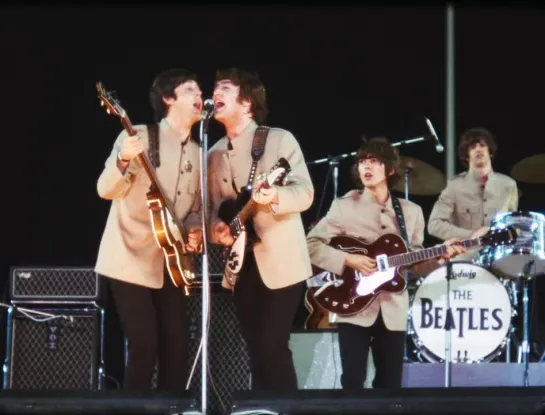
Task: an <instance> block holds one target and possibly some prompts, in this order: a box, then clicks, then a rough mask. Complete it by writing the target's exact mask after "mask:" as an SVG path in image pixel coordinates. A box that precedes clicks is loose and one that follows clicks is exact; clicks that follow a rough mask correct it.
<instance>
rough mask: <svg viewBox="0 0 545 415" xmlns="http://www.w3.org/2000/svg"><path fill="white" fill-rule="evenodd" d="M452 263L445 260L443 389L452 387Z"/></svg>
mask: <svg viewBox="0 0 545 415" xmlns="http://www.w3.org/2000/svg"><path fill="white" fill-rule="evenodd" d="M451 280H452V262H451V261H450V260H447V313H446V318H445V388H449V387H450V386H451V385H452V372H451V369H452V367H451V366H452V330H451V329H452V319H453V317H452V310H451V309H450V281H451Z"/></svg>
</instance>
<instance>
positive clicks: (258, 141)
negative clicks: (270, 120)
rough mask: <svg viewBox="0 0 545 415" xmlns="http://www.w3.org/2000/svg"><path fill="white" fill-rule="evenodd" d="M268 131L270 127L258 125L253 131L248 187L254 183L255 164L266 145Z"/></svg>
mask: <svg viewBox="0 0 545 415" xmlns="http://www.w3.org/2000/svg"><path fill="white" fill-rule="evenodd" d="M270 129H271V128H270V127H267V126H265V125H260V126H259V127H257V129H256V130H255V133H254V141H253V142H252V168H251V169H250V175H249V176H248V184H249V185H251V184H252V183H253V181H254V176H255V171H256V169H257V162H258V161H259V159H260V158H261V156H262V155H263V153H264V152H265V144H266V143H267V136H268V135H269V130H270Z"/></svg>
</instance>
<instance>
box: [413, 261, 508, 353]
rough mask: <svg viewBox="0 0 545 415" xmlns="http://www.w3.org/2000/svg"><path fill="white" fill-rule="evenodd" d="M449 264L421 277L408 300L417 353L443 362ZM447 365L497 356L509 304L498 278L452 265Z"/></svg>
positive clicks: (473, 268) (461, 264)
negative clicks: (448, 359) (450, 327)
mask: <svg viewBox="0 0 545 415" xmlns="http://www.w3.org/2000/svg"><path fill="white" fill-rule="evenodd" d="M446 277H447V266H446V265H443V266H441V267H440V268H438V269H436V270H435V271H433V272H431V273H430V274H429V275H428V276H427V277H425V278H424V279H423V280H422V282H421V284H420V286H419V287H418V288H417V290H416V292H415V293H414V296H413V298H412V301H411V307H410V329H409V332H410V333H411V336H412V337H413V341H414V344H415V346H416V347H417V349H418V352H419V353H421V354H422V355H423V356H424V357H425V358H426V359H428V360H429V361H430V362H441V361H444V360H445V356H446V353H445V340H446V330H445V329H444V328H445V322H446V321H447V312H446V310H447V301H446V299H447V278H446ZM450 308H451V310H452V313H451V316H452V318H451V319H450V320H451V322H452V324H453V326H452V330H451V332H450V333H451V361H452V362H457V363H474V362H488V361H490V360H492V359H493V358H494V357H495V356H497V355H498V354H499V353H501V351H502V349H503V348H504V346H505V343H506V340H507V335H508V333H509V331H510V329H511V319H512V305H511V301H510V297H509V294H508V292H507V290H506V288H505V287H504V285H503V284H502V283H501V282H500V280H499V279H498V278H496V276H495V275H494V274H492V273H490V272H489V271H487V270H486V269H484V268H482V267H480V266H478V265H475V264H473V263H470V262H452V279H451V282H450Z"/></svg>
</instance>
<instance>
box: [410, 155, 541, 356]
mask: <svg viewBox="0 0 545 415" xmlns="http://www.w3.org/2000/svg"><path fill="white" fill-rule="evenodd" d="M544 156H545V155H538V156H533V157H530V158H528V159H524V160H522V161H521V162H519V163H518V164H517V165H515V167H514V168H513V170H512V173H511V175H512V176H513V177H514V178H515V179H517V180H519V181H524V182H528V183H545V174H544V173H543V169H538V168H536V166H539V165H541V166H542V165H543V163H545V157H544ZM538 159H539V160H538ZM428 174H429V173H428ZM536 174H541V177H537V176H536ZM506 227H514V228H516V229H517V230H518V236H517V238H516V240H515V241H514V243H511V244H502V245H496V246H487V247H484V248H482V249H481V250H480V251H479V254H478V257H477V258H476V259H475V260H474V261H473V262H454V261H453V262H452V263H451V267H452V279H451V280H450V293H451V295H450V297H449V301H450V309H451V311H452V313H451V316H452V320H451V322H450V323H451V325H450V328H451V331H452V333H451V337H450V342H451V344H450V350H451V353H452V354H451V359H452V362H456V363H479V362H490V361H493V360H494V359H496V358H497V357H498V356H499V355H500V354H501V353H502V352H503V351H505V361H507V362H509V361H510V359H511V354H510V347H509V346H510V341H511V337H512V336H513V335H514V331H515V325H514V324H513V319H514V317H515V316H517V315H519V314H521V315H522V341H521V342H520V346H519V349H518V357H517V361H518V363H525V364H528V362H529V359H530V340H529V311H528V303H529V296H528V284H529V281H530V280H531V279H532V278H534V277H536V276H538V275H542V274H544V273H545V216H544V215H542V214H540V213H535V212H526V211H518V212H506V213H501V214H498V215H497V216H496V217H494V219H493V220H492V221H491V223H490V229H491V230H498V229H504V228H506ZM446 274H447V271H446V266H442V267H441V268H438V269H436V270H435V271H433V272H431V273H430V274H429V275H428V276H426V277H424V278H421V279H420V280H419V281H418V283H417V286H416V289H415V290H414V292H412V293H411V307H410V313H409V330H408V334H409V336H410V337H411V338H412V340H413V342H414V345H415V350H414V353H415V355H416V358H417V359H418V360H421V361H423V360H426V361H428V362H444V361H445V360H446V350H448V348H447V347H445V346H446V344H445V343H446V340H445V339H446V336H445V335H444V332H445V317H446V314H445V310H446V308H447V304H446V302H447V301H446V298H447V297H446V292H447V288H446V285H447V278H446ZM519 291H522V313H520V312H519V310H518V309H519V306H520V304H519V301H518V298H519V296H518V292H519Z"/></svg>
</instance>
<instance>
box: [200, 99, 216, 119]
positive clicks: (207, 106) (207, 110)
mask: <svg viewBox="0 0 545 415" xmlns="http://www.w3.org/2000/svg"><path fill="white" fill-rule="evenodd" d="M215 109H216V106H215V105H214V101H212V100H211V99H210V98H208V99H207V100H205V101H204V104H203V110H202V115H201V119H203V120H204V119H207V118H210V117H211V116H212V115H214V110H215Z"/></svg>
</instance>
